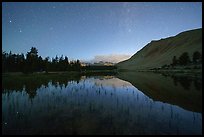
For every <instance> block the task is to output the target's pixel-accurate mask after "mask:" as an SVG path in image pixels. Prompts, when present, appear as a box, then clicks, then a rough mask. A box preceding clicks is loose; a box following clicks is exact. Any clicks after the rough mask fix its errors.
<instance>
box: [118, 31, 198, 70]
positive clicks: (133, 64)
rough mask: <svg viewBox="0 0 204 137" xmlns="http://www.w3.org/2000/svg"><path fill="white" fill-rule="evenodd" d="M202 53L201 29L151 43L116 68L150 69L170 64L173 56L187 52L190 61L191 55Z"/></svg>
mask: <svg viewBox="0 0 204 137" xmlns="http://www.w3.org/2000/svg"><path fill="white" fill-rule="evenodd" d="M195 51H199V52H200V53H202V28H200V29H195V30H190V31H185V32H182V33H180V34H178V35H176V36H174V37H169V38H165V39H161V40H158V41H151V42H150V43H149V44H147V45H146V46H145V47H144V48H142V49H141V50H140V51H138V52H137V53H136V54H134V55H133V56H132V57H131V58H130V59H128V60H125V61H122V62H119V63H118V64H117V67H118V68H119V69H125V70H138V69H151V68H155V67H161V66H163V65H165V64H167V65H168V64H171V63H172V58H173V56H176V57H177V58H178V57H179V56H180V55H181V54H182V53H184V52H188V53H189V56H190V58H191V59H192V56H193V53H194V52H195Z"/></svg>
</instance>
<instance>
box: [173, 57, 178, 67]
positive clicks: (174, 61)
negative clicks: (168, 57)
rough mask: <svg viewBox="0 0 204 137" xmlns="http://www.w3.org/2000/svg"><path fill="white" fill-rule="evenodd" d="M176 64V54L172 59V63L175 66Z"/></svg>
mask: <svg viewBox="0 0 204 137" xmlns="http://www.w3.org/2000/svg"><path fill="white" fill-rule="evenodd" d="M177 64H178V60H177V59H176V56H174V57H173V59H172V65H173V66H176V65H177Z"/></svg>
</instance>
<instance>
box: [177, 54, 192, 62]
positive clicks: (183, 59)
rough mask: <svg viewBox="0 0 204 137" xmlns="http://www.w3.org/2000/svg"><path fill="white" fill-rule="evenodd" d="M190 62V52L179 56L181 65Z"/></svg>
mask: <svg viewBox="0 0 204 137" xmlns="http://www.w3.org/2000/svg"><path fill="white" fill-rule="evenodd" d="M188 63H190V57H189V55H188V52H184V53H183V54H182V55H181V56H180V57H179V64H180V65H187V64H188Z"/></svg>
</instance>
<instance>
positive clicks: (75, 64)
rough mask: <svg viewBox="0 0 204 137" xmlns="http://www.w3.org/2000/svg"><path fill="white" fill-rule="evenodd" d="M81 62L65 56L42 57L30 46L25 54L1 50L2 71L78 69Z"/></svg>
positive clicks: (27, 71)
mask: <svg viewBox="0 0 204 137" xmlns="http://www.w3.org/2000/svg"><path fill="white" fill-rule="evenodd" d="M80 70H81V62H80V61H79V60H76V61H75V60H72V61H69V60H68V57H67V56H65V57H64V56H63V55H62V56H61V57H58V56H56V57H55V58H52V59H50V58H49V57H46V58H45V59H43V58H42V57H41V56H39V55H38V50H37V48H35V47H32V48H31V49H30V51H29V52H27V54H26V55H24V54H23V53H22V54H13V53H12V52H11V51H10V52H9V53H6V52H2V71H3V72H24V73H31V72H42V71H46V72H48V71H80Z"/></svg>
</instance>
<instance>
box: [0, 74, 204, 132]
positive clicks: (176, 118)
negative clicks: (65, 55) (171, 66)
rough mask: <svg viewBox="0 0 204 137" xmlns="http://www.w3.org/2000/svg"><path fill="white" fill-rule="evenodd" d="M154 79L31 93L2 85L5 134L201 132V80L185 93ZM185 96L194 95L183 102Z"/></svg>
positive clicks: (91, 82) (104, 79)
mask: <svg viewBox="0 0 204 137" xmlns="http://www.w3.org/2000/svg"><path fill="white" fill-rule="evenodd" d="M135 75H137V74H135ZM152 75H153V76H152V77H151V75H149V74H148V75H147V78H148V80H150V81H148V80H147V79H146V80H147V81H146V83H145V75H143V74H139V75H137V76H134V75H132V74H130V76H132V77H131V78H129V79H127V77H128V74H124V75H123V74H121V75H120V76H117V77H116V76H93V77H85V76H83V77H81V78H80V79H79V80H78V81H67V82H64V83H59V82H53V80H49V81H48V82H47V83H45V84H44V83H42V84H41V86H39V87H36V89H33V90H31V91H28V89H27V88H26V87H27V85H22V89H18V90H14V89H10V88H6V87H4V88H3V93H2V109H3V110H2V122H3V123H2V125H3V127H2V131H3V134H202V91H201V90H202V87H201V86H200V85H199V82H197V83H196V84H197V88H196V84H195V82H194V84H193V81H191V83H192V84H191V85H190V87H188V88H187V89H186V86H183V85H182V84H181V83H179V80H178V79H176V80H175V79H173V78H171V77H165V76H161V75H158V74H152ZM119 78H120V79H119ZM139 78H140V79H139ZM122 79H125V80H127V81H125V80H122ZM137 79H138V80H137ZM155 79H160V80H161V79H162V82H164V83H161V82H159V80H155ZM151 80H152V83H149V82H151ZM138 81H139V82H138ZM153 81H154V82H155V81H157V82H158V83H159V84H160V85H156V83H153ZM165 82H166V83H168V84H170V85H164V84H165ZM147 83H149V85H152V87H148V85H145V84H147ZM158 83H157V84H158ZM201 83H202V82H201ZM201 83H200V84H201ZM137 85H138V87H137ZM163 86H164V87H166V88H167V89H168V90H170V91H171V90H172V94H171V93H167V92H170V91H167V89H165V88H163ZM188 86H189V84H188ZM199 86H200V87H199ZM158 88H159V89H160V91H159V89H158ZM175 88H176V89H177V88H178V89H179V90H178V91H173V90H176V89H175ZM33 92H34V94H33ZM149 92H151V93H149ZM152 92H153V93H152ZM163 92H164V93H163ZM175 92H176V93H177V95H178V96H179V97H175V96H174V93H175ZM180 92H181V93H180ZM183 92H184V93H186V94H187V95H188V94H191V92H193V94H192V95H191V97H189V98H187V97H185V96H184V99H183V96H181V95H182V94H183ZM30 94H32V96H31V95H30ZM193 95H195V97H193ZM200 96H201V97H200ZM191 99H193V100H191ZM195 100H196V101H195ZM188 101H189V102H190V103H189V105H188Z"/></svg>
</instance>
